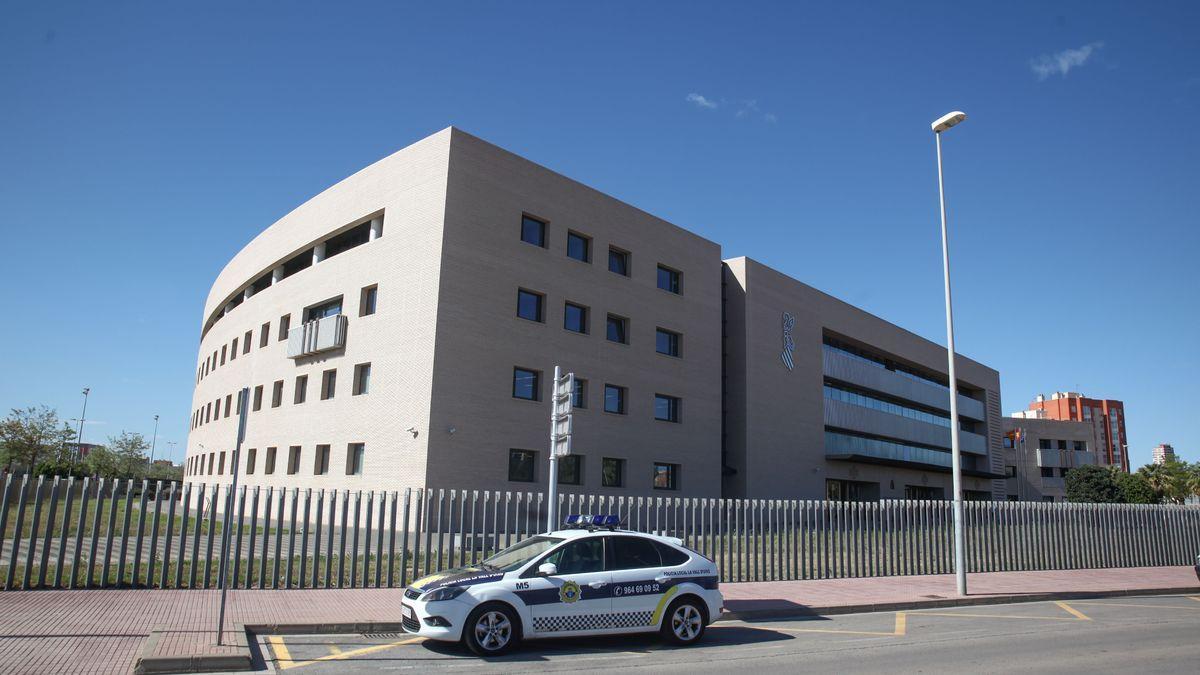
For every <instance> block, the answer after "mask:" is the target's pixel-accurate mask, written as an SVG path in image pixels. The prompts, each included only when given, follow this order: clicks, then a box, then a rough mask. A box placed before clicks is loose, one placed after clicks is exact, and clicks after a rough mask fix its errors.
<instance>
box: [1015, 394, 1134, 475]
mask: <svg viewBox="0 0 1200 675" xmlns="http://www.w3.org/2000/svg"><path fill="white" fill-rule="evenodd" d="M1030 412H1033V413H1035V415H1036V416H1037V419H1051V420H1072V421H1076V422H1090V421H1092V420H1096V421H1097V422H1099V424H1100V438H1101V441H1102V444H1101V446H1100V447H1099V448H1097V449H1098V450H1099V452H1100V459H1101V462H1102V463H1103V464H1106V465H1109V466H1119V467H1121V470H1122V471H1129V452H1128V450H1129V445H1128V441H1127V439H1126V437H1125V404H1124V403H1122V402H1120V401H1116V400H1113V399H1107V398H1087V397H1085V396H1084V395H1082V394H1080V393H1078V392H1074V391H1056V392H1054V393H1053V394H1051V395H1050V398H1049V399H1047V398H1046V397H1045V396H1043V395H1041V394H1038V395H1037V398H1035V399H1034V400H1033V402H1032V403H1030V404H1029V410H1028V411H1026V415H1023V417H1026V418H1027V417H1028V413H1030Z"/></svg>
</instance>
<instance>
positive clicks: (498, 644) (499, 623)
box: [475, 612, 512, 650]
mask: <svg viewBox="0 0 1200 675" xmlns="http://www.w3.org/2000/svg"><path fill="white" fill-rule="evenodd" d="M511 637H512V624H511V623H509V622H508V617H506V616H504V614H503V613H502V612H487V613H486V614H484V615H483V616H481V617H479V621H477V622H476V623H475V640H476V641H477V642H478V643H479V644H480V645H481V646H482V647H483V648H484V649H487V650H496V649H500V648H502V647H504V645H506V644H508V641H509V639H510V638H511Z"/></svg>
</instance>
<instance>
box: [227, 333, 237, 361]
mask: <svg viewBox="0 0 1200 675" xmlns="http://www.w3.org/2000/svg"><path fill="white" fill-rule="evenodd" d="M237 346H238V339H237V338H233V343H232V344H230V345H229V360H230V361H232V360H234V359H236V358H237V356H238V352H237Z"/></svg>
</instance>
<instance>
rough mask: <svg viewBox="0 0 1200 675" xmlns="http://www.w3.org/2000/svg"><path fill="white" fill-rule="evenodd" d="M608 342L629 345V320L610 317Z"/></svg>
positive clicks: (614, 316)
mask: <svg viewBox="0 0 1200 675" xmlns="http://www.w3.org/2000/svg"><path fill="white" fill-rule="evenodd" d="M608 341H609V342H619V343H621V344H623V345H627V344H629V319H626V318H625V317H623V316H617V315H616V314H609V315H608Z"/></svg>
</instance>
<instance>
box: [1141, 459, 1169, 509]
mask: <svg viewBox="0 0 1200 675" xmlns="http://www.w3.org/2000/svg"><path fill="white" fill-rule="evenodd" d="M1137 472H1138V473H1139V474H1141V475H1142V476H1143V477H1144V478H1145V479H1146V482H1147V483H1149V484H1150V488H1151V489H1152V490H1154V495H1155V497H1157V498H1158V500H1159V501H1162V499H1163V498H1164V497H1166V496H1167V494H1168V493H1169V492H1170V489H1171V474H1170V473H1169V472H1168V471H1167V468H1166V467H1165V466H1163V465H1162V464H1147V465H1146V466H1143V467H1142V468H1140V469H1138V470H1137Z"/></svg>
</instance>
